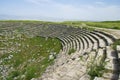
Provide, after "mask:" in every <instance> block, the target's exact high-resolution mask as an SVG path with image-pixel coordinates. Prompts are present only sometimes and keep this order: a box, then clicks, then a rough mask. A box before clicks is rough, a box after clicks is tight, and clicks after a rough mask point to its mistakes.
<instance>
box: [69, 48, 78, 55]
mask: <svg viewBox="0 0 120 80" xmlns="http://www.w3.org/2000/svg"><path fill="white" fill-rule="evenodd" d="M75 51H76V50H75V49H73V48H72V49H70V50H69V52H68V54H69V55H70V54H72V53H74V52H75Z"/></svg>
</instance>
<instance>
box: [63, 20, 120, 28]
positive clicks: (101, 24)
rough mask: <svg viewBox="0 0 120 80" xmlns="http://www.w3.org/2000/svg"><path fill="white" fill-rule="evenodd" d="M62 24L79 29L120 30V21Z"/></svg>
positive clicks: (70, 22)
mask: <svg viewBox="0 0 120 80" xmlns="http://www.w3.org/2000/svg"><path fill="white" fill-rule="evenodd" d="M62 24H66V25H71V26H76V27H80V26H81V25H82V27H86V25H87V27H88V28H90V27H97V28H108V29H120V21H99V22H92V21H65V22H62Z"/></svg>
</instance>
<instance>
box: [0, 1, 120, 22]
mask: <svg viewBox="0 0 120 80" xmlns="http://www.w3.org/2000/svg"><path fill="white" fill-rule="evenodd" d="M0 15H12V16H22V18H23V17H24V18H23V19H44V20H47V19H49V20H50V19H51V20H52V19H56V20H57V19H60V20H99V21H100V20H120V0H0ZM11 19H12V17H11Z"/></svg>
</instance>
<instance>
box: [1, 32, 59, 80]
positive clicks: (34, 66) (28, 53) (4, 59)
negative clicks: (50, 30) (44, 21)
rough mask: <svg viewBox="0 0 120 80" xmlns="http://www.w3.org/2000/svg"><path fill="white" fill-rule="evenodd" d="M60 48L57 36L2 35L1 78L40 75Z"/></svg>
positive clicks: (27, 79) (23, 78)
mask: <svg viewBox="0 0 120 80" xmlns="http://www.w3.org/2000/svg"><path fill="white" fill-rule="evenodd" d="M60 49H61V43H60V41H59V40H58V39H57V38H43V37H39V36H34V37H28V36H26V35H24V34H21V33H13V34H12V36H8V35H0V51H1V54H0V80H4V79H5V80H14V79H15V80H30V79H32V78H35V77H40V75H41V74H42V73H43V72H44V71H45V69H46V67H47V66H49V65H50V64H52V63H53V60H54V58H55V57H56V55H57V54H58V53H59V51H60ZM2 51H3V52H2Z"/></svg>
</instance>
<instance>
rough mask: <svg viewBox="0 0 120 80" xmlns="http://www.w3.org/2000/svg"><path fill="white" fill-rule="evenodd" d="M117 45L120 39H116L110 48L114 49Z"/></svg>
mask: <svg viewBox="0 0 120 80" xmlns="http://www.w3.org/2000/svg"><path fill="white" fill-rule="evenodd" d="M117 45H120V39H118V40H116V41H115V42H114V43H113V44H112V48H113V49H114V50H116V46H117Z"/></svg>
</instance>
